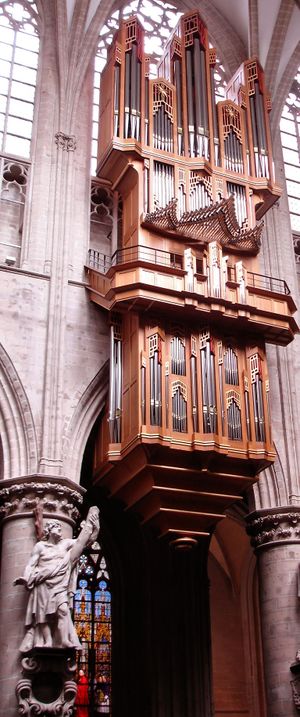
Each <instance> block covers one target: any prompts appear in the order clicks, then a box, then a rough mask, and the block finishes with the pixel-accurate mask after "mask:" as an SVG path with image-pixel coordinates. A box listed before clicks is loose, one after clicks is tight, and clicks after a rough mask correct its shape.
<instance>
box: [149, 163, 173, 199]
mask: <svg viewBox="0 0 300 717" xmlns="http://www.w3.org/2000/svg"><path fill="white" fill-rule="evenodd" d="M153 173H154V183H153V187H154V197H155V204H156V206H160V207H162V208H163V207H165V206H166V205H167V204H169V202H170V201H171V200H172V199H173V198H174V167H172V166H171V165H169V164H164V163H162V162H154V172H153Z"/></svg>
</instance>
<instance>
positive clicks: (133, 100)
mask: <svg viewBox="0 0 300 717" xmlns="http://www.w3.org/2000/svg"><path fill="white" fill-rule="evenodd" d="M130 60H131V68H130V136H131V137H135V136H136V119H137V115H136V106H137V48H136V45H135V44H134V43H133V44H132V46H131V52H130Z"/></svg>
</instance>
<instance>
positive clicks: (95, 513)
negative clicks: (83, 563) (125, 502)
mask: <svg viewBox="0 0 300 717" xmlns="http://www.w3.org/2000/svg"><path fill="white" fill-rule="evenodd" d="M99 527H100V526H99V509H98V508H97V507H96V506H93V507H92V508H90V510H89V512H88V515H87V518H86V521H84V522H83V523H82V524H81V532H80V534H79V536H78V538H76V539H75V540H74V539H72V538H62V536H61V524H60V522H59V521H58V520H48V521H46V524H45V530H44V536H45V537H44V539H43V540H40V541H38V542H37V543H36V545H35V547H34V549H33V551H32V554H31V557H30V560H29V562H28V564H27V566H26V568H25V571H24V575H23V576H22V577H20V578H17V579H16V580H15V582H14V584H15V585H25V586H26V588H27V589H28V590H29V599H28V605H27V612H26V619H25V627H26V634H25V637H24V639H23V641H22V644H21V646H20V651H21V652H22V653H26V652H29V650H31V649H32V648H33V647H61V648H66V647H75V648H77V649H80V648H81V645H80V642H79V639H78V637H77V634H76V631H75V628H74V625H73V622H72V619H71V614H70V609H69V599H70V597H72V595H73V594H74V592H75V590H76V578H77V570H76V565H77V563H78V560H79V557H80V555H81V553H82V551H83V550H84V548H85V547H86V546H87V545H90V544H91V543H93V542H94V540H95V539H96V538H97V535H98V532H99Z"/></svg>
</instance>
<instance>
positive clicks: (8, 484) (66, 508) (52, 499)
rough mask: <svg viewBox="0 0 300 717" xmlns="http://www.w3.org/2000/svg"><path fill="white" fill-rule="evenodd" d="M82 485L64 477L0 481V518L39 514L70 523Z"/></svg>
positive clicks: (82, 489)
mask: <svg viewBox="0 0 300 717" xmlns="http://www.w3.org/2000/svg"><path fill="white" fill-rule="evenodd" d="M84 493H85V490H84V488H82V487H81V486H78V485H76V484H74V483H73V482H72V481H70V480H68V479H67V478H52V477H51V476H39V475H33V476H24V477H22V478H17V479H14V480H5V481H1V483H0V518H2V520H3V521H4V520H9V519H11V518H21V517H22V518H24V517H28V516H31V517H32V514H33V513H35V515H37V514H39V515H41V514H42V515H43V517H44V518H53V517H54V516H55V517H56V518H60V519H62V520H64V521H65V522H67V523H69V524H71V525H72V527H73V525H74V524H75V523H76V521H77V519H78V517H79V515H80V512H79V509H80V507H81V504H82V500H83V495H84Z"/></svg>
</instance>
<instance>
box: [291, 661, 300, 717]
mask: <svg viewBox="0 0 300 717" xmlns="http://www.w3.org/2000/svg"><path fill="white" fill-rule="evenodd" d="M290 670H291V672H292V673H293V674H294V675H296V677H295V679H294V680H291V687H292V693H293V700H294V705H295V707H296V710H298V711H300V662H299V652H298V653H297V655H296V662H293V664H292V665H291V667H290Z"/></svg>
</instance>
